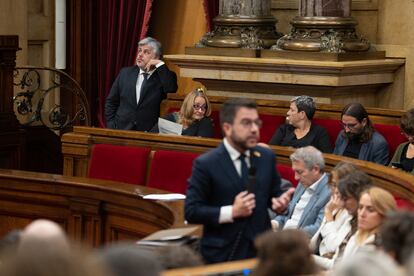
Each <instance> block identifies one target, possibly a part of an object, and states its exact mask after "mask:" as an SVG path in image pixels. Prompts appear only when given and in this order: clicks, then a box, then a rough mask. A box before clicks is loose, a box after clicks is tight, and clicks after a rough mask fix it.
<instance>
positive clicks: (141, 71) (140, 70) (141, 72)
mask: <svg viewBox="0 0 414 276" xmlns="http://www.w3.org/2000/svg"><path fill="white" fill-rule="evenodd" d="M154 71H155V69H153V70H151V71H148V72H145V71H144V70H142V69H141V68H139V74H140V75H142V74H144V73H148V78H149V77H150V76H151V75H152V73H154Z"/></svg>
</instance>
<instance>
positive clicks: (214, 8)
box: [203, 0, 219, 32]
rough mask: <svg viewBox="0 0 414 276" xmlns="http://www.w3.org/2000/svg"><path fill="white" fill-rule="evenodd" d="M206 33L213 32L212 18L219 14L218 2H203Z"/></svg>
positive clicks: (211, 0)
mask: <svg viewBox="0 0 414 276" xmlns="http://www.w3.org/2000/svg"><path fill="white" fill-rule="evenodd" d="M203 5H204V13H205V15H206V20H207V28H208V31H209V32H210V31H212V30H213V27H214V26H213V18H214V17H216V16H217V15H218V13H219V0H203Z"/></svg>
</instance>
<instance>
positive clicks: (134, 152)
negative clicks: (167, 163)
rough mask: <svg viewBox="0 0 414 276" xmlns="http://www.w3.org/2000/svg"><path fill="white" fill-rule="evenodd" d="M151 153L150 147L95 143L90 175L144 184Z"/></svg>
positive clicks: (90, 162) (90, 163)
mask: <svg viewBox="0 0 414 276" xmlns="http://www.w3.org/2000/svg"><path fill="white" fill-rule="evenodd" d="M149 153H150V149H149V148H139V147H127V146H115V145H107V144H98V145H95V146H93V148H92V152H91V158H90V161H89V172H88V176H89V177H91V178H99V179H107V180H115V181H121V182H125V183H130V184H138V185H144V184H145V176H146V172H147V164H148V156H149Z"/></svg>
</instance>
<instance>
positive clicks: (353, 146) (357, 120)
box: [333, 103, 388, 165]
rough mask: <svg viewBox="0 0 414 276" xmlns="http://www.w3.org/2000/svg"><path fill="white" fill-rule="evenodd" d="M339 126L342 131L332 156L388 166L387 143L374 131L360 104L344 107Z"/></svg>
mask: <svg viewBox="0 0 414 276" xmlns="http://www.w3.org/2000/svg"><path fill="white" fill-rule="evenodd" d="M341 124H342V127H343V130H342V131H341V132H340V133H339V135H338V138H337V139H336V142H335V149H334V151H333V153H334V154H337V155H343V156H347V157H351V158H356V159H360V160H366V161H371V162H374V163H378V164H382V165H387V164H388V143H387V141H386V140H385V138H384V137H383V136H382V135H381V134H379V133H378V132H377V131H375V129H374V127H373V125H372V123H371V120H370V119H369V117H368V113H367V111H366V110H365V108H364V107H363V106H362V105H361V104H360V103H351V104H348V105H346V106H345V107H344V109H343V110H342V114H341Z"/></svg>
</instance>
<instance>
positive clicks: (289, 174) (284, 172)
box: [276, 164, 298, 187]
mask: <svg viewBox="0 0 414 276" xmlns="http://www.w3.org/2000/svg"><path fill="white" fill-rule="evenodd" d="M276 169H277V170H278V172H279V174H280V177H282V178H284V179H286V180H289V181H290V182H291V183H292V185H293V187H296V186H297V185H298V181H297V180H296V179H295V172H294V171H293V170H292V167H291V166H288V165H285V164H277V165H276Z"/></svg>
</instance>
